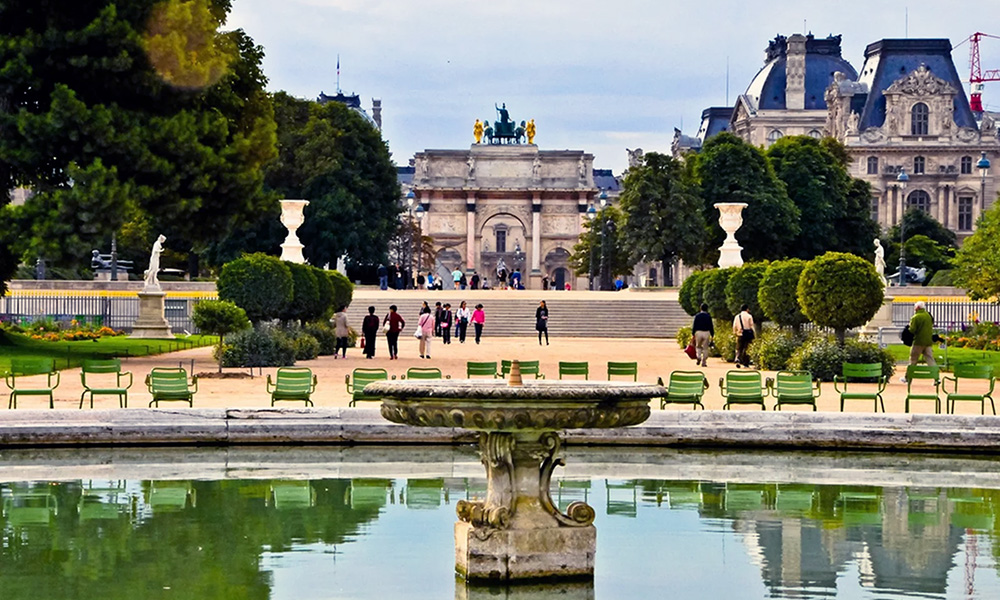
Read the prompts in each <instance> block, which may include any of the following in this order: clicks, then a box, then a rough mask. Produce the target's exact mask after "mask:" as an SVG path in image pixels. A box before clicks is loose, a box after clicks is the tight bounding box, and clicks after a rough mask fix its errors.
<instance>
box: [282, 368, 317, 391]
mask: <svg viewBox="0 0 1000 600" xmlns="http://www.w3.org/2000/svg"><path fill="white" fill-rule="evenodd" d="M312 379H313V373H312V369H310V368H308V367H281V368H279V369H278V372H277V374H276V375H275V386H276V387H277V389H279V390H281V391H283V392H309V391H310V390H312Z"/></svg>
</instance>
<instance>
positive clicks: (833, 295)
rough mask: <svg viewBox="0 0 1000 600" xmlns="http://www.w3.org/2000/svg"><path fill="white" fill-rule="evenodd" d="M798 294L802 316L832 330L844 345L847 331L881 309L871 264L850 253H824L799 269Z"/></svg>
mask: <svg viewBox="0 0 1000 600" xmlns="http://www.w3.org/2000/svg"><path fill="white" fill-rule="evenodd" d="M797 295H798V298H799V304H800V305H801V306H802V314H804V315H805V316H806V317H807V318H808V319H809V320H810V321H812V322H813V323H815V324H817V325H819V326H821V327H829V328H831V329H833V330H834V332H835V333H836V335H837V341H838V342H839V343H840V344H841V345H843V344H844V336H845V334H846V332H847V330H848V329H850V328H852V327H860V326H861V325H864V324H865V323H867V322H868V321H870V320H871V318H872V317H874V316H875V313H876V312H878V309H879V308H881V307H882V298H883V297H884V295H885V290H884V289H883V287H882V278H881V277H879V275H878V273H877V272H876V271H875V267H874V265H872V263H870V262H868V261H867V260H865V259H863V258H861V257H859V256H855V255H853V254H845V253H843V252H827V253H826V254H824V255H823V256H820V257H818V258H816V259H814V260H812V261H810V262H809V263H808V264H807V265H806V267H805V268H804V269H803V270H802V276H801V277H800V278H799V285H798V289H797Z"/></svg>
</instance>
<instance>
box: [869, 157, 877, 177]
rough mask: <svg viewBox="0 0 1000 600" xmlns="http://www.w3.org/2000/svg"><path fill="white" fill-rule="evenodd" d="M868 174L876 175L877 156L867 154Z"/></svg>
mask: <svg viewBox="0 0 1000 600" xmlns="http://www.w3.org/2000/svg"><path fill="white" fill-rule="evenodd" d="M868 174H869V175H878V157H877V156H869V157H868Z"/></svg>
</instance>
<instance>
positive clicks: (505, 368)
mask: <svg viewBox="0 0 1000 600" xmlns="http://www.w3.org/2000/svg"><path fill="white" fill-rule="evenodd" d="M512 362H513V361H510V360H501V361H500V375H502V376H504V377H506V376H508V375H510V364H511V363H512Z"/></svg>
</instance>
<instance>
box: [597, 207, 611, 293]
mask: <svg viewBox="0 0 1000 600" xmlns="http://www.w3.org/2000/svg"><path fill="white" fill-rule="evenodd" d="M598 198H599V199H600V201H601V212H602V213H604V209H605V208H607V206H608V193H607V192H606V191H605V190H601V195H600V196H598ZM609 224H610V220H609V219H608V216H607V213H604V214H602V216H601V270H600V284H599V285H598V289H600V290H601V291H606V290H609V289H611V285H610V282H609V281H608V280H609V279H610V277H609V276H608V275H609V273H608V271H609V270H610V269H611V262H610V261H608V259H607V255H608V247H607V241H608V225H609Z"/></svg>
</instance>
